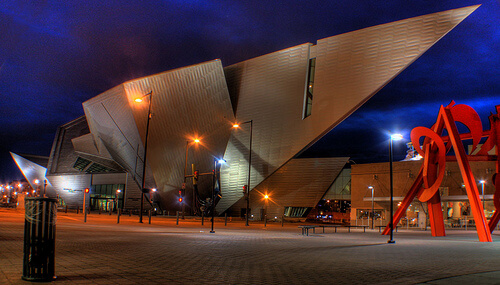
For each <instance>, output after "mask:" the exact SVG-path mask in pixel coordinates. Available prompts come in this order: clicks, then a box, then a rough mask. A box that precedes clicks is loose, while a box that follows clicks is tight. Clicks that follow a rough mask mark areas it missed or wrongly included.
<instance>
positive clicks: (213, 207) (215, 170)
mask: <svg viewBox="0 0 500 285" xmlns="http://www.w3.org/2000/svg"><path fill="white" fill-rule="evenodd" d="M225 162H226V161H225V160H224V159H222V158H220V159H215V161H214V173H213V176H212V230H210V233H215V231H214V220H215V183H216V182H217V164H223V163H225Z"/></svg>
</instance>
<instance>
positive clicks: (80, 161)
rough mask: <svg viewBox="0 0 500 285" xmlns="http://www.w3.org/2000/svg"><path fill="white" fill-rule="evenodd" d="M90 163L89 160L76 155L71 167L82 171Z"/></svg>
mask: <svg viewBox="0 0 500 285" xmlns="http://www.w3.org/2000/svg"><path fill="white" fill-rule="evenodd" d="M90 163H91V161H90V160H87V159H85V158H81V157H78V158H77V159H76V161H75V164H73V168H75V169H78V170H80V171H83V170H84V169H85V168H86V167H87V166H89V164H90Z"/></svg>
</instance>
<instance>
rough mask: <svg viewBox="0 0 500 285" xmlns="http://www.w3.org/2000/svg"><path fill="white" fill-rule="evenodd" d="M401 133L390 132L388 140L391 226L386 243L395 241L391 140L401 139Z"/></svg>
mask: <svg viewBox="0 0 500 285" xmlns="http://www.w3.org/2000/svg"><path fill="white" fill-rule="evenodd" d="M402 139H403V135H401V134H392V135H391V138H390V140H389V174H390V182H391V205H390V208H391V210H390V211H391V221H390V227H391V236H390V239H389V240H388V241H387V243H395V241H394V239H393V232H394V177H393V172H392V160H393V154H392V141H398V140H402Z"/></svg>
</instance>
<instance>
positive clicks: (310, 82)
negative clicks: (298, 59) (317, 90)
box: [304, 58, 316, 119]
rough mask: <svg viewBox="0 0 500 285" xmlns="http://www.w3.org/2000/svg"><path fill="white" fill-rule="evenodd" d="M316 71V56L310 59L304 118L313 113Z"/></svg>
mask: <svg viewBox="0 0 500 285" xmlns="http://www.w3.org/2000/svg"><path fill="white" fill-rule="evenodd" d="M315 73H316V58H311V59H309V69H308V71H307V88H306V95H305V100H304V119H305V118H307V117H309V116H310V115H311V109H312V100H313V89H314V75H315Z"/></svg>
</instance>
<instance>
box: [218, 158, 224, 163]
mask: <svg viewBox="0 0 500 285" xmlns="http://www.w3.org/2000/svg"><path fill="white" fill-rule="evenodd" d="M217 162H218V163H219V164H223V163H226V160H225V159H223V158H221V159H219V160H217Z"/></svg>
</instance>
